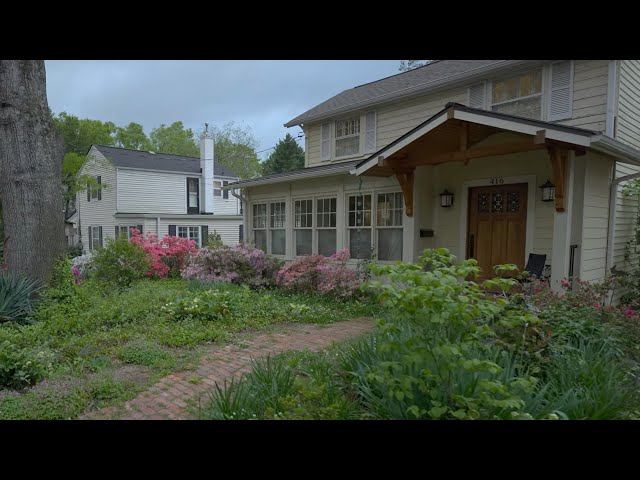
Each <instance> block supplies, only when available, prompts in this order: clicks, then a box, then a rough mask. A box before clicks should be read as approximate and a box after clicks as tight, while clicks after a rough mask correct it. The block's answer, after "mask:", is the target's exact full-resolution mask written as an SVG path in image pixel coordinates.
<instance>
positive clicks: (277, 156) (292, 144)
mask: <svg viewBox="0 0 640 480" xmlns="http://www.w3.org/2000/svg"><path fill="white" fill-rule="evenodd" d="M263 168H264V174H265V175H270V174H272V173H282V172H290V171H292V170H300V169H301V168H304V150H303V149H302V147H301V146H300V145H298V142H296V139H295V138H293V137H292V136H291V134H289V133H287V135H286V136H285V137H284V139H282V140H280V141H279V142H278V145H276V148H275V150H274V151H273V152H272V153H271V155H269V157H268V158H267V159H266V160H265V161H264V163H263Z"/></svg>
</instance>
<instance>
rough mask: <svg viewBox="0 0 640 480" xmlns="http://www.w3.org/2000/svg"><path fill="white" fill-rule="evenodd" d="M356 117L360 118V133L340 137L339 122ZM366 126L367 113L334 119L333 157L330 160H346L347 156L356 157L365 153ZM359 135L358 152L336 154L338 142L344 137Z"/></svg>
mask: <svg viewBox="0 0 640 480" xmlns="http://www.w3.org/2000/svg"><path fill="white" fill-rule="evenodd" d="M355 118H359V119H360V131H359V133H358V134H352V135H344V136H342V137H340V138H338V136H337V130H338V122H345V121H348V120H353V119H355ZM365 128H366V118H365V115H351V116H349V117H344V118H339V119H337V120H335V121H333V122H332V123H331V137H330V138H331V158H330V160H344V159H346V158H355V157H360V156H362V155H363V152H364V141H365V138H364V134H365ZM356 136H357V137H358V151H357V152H356V153H350V154H348V155H341V156H338V155H337V154H336V142H337V141H338V140H340V139H344V138H350V137H351V138H353V137H356Z"/></svg>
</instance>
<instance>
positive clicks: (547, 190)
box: [540, 180, 556, 202]
mask: <svg viewBox="0 0 640 480" xmlns="http://www.w3.org/2000/svg"><path fill="white" fill-rule="evenodd" d="M540 190H542V201H543V202H553V201H554V200H555V198H556V186H555V185H554V184H553V183H551V182H550V181H549V180H547V181H546V182H544V183H543V184H542V185H540Z"/></svg>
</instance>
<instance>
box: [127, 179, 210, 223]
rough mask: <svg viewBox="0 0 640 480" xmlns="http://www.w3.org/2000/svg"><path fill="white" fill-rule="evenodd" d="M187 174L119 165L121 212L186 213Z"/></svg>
mask: <svg viewBox="0 0 640 480" xmlns="http://www.w3.org/2000/svg"><path fill="white" fill-rule="evenodd" d="M187 177H188V175H185V174H180V173H160V172H151V171H148V170H127V169H122V168H118V212H122V213H184V214H186V213H187ZM194 177H200V175H194Z"/></svg>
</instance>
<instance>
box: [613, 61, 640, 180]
mask: <svg viewBox="0 0 640 480" xmlns="http://www.w3.org/2000/svg"><path fill="white" fill-rule="evenodd" d="M619 63H620V68H619V76H620V80H619V84H618V113H617V122H616V139H617V140H620V141H621V142H625V143H627V144H629V145H631V146H633V147H635V148H640V60H621V61H620V62H619ZM632 173H633V172H632Z"/></svg>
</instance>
